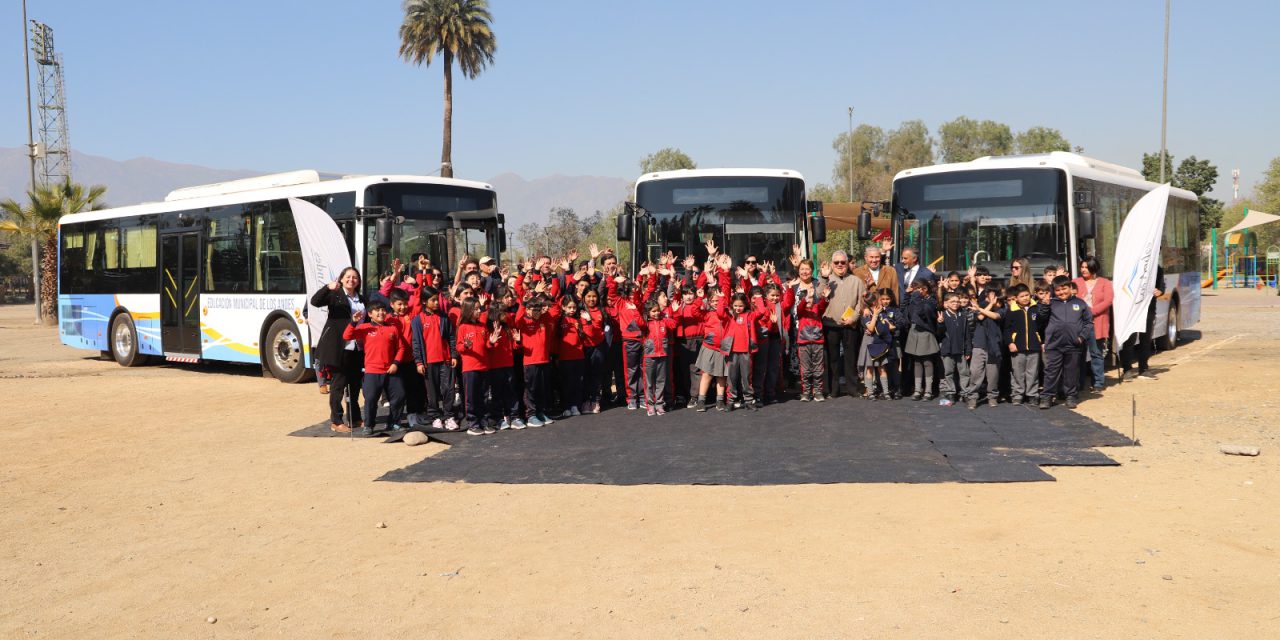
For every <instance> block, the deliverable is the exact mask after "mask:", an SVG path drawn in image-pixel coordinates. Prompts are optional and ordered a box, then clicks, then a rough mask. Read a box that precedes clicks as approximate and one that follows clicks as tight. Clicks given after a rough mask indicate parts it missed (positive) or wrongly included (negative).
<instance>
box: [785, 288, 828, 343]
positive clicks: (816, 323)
mask: <svg viewBox="0 0 1280 640" xmlns="http://www.w3.org/2000/svg"><path fill="white" fill-rule="evenodd" d="M814 295H815V296H816V297H817V299H818V301H817V302H815V303H813V304H809V297H808V296H804V297H801V298H800V303H799V304H798V305H797V306H796V344H823V343H824V342H825V341H824V340H823V338H822V314H824V313H826V312H827V299H826V298H824V297H822V296H819V295H817V290H816V288H815V290H814ZM786 298H787V299H788V300H795V298H796V291H795V288H794V287H787V293H786Z"/></svg>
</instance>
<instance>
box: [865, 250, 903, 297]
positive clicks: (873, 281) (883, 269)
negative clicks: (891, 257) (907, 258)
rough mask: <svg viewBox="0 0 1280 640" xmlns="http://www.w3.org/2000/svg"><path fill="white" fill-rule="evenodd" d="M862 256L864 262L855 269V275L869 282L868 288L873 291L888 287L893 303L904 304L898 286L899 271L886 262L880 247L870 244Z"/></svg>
mask: <svg viewBox="0 0 1280 640" xmlns="http://www.w3.org/2000/svg"><path fill="white" fill-rule="evenodd" d="M862 257H863V259H864V262H863V263H862V266H860V267H858V268H857V269H854V270H853V275H855V276H858V277H859V278H861V279H862V281H863V282H865V283H866V284H867V288H868V289H870V290H872V291H878V290H880V289H888V290H889V291H890V292H892V293H891V295H892V296H893V304H895V305H899V304H902V291H901V290H900V287H898V272H897V271H895V270H894V269H893V267H889V266H886V265H885V264H884V254H882V253H881V252H880V247H879V246H877V245H874V244H873V245H868V246H867V250H866V251H864V252H863V254H862Z"/></svg>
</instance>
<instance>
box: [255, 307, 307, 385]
mask: <svg viewBox="0 0 1280 640" xmlns="http://www.w3.org/2000/svg"><path fill="white" fill-rule="evenodd" d="M263 346H264V347H265V348H266V353H265V354H264V356H265V357H264V358H263V359H264V360H266V361H267V369H268V370H270V371H271V375H272V376H273V377H274V378H275V379H276V380H279V381H280V382H283V383H286V384H295V383H298V382H302V380H303V378H305V377H306V375H307V367H306V366H305V365H304V364H303V362H302V339H301V337H300V336H299V335H298V329H297V327H295V326H294V324H293V321H291V320H289V319H288V318H276V321H275V322H272V323H271V328H269V329H267V340H266V342H265V343H263Z"/></svg>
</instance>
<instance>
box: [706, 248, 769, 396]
mask: <svg viewBox="0 0 1280 640" xmlns="http://www.w3.org/2000/svg"><path fill="white" fill-rule="evenodd" d="M720 260H721V265H720V267H721V273H722V274H723V275H722V276H721V285H720V286H721V290H722V291H723V292H724V295H725V298H728V297H729V279H728V271H729V269H730V268H731V267H732V265H733V260H732V259H731V258H730V257H729V256H727V255H721V256H720ZM739 271H740V272H745V270H743V269H739ZM731 300H732V301H731V302H730V303H729V304H728V305H725V304H724V300H723V299H722V300H721V306H720V308H719V309H717V310H716V314H717V315H718V316H719V317H720V321H721V322H723V323H724V329H723V332H724V335H723V337H721V338H720V350H721V352H723V353H724V354H725V380H726V382H727V383H728V387H729V388H728V394H729V398H728V400H727V402H726V410H727V411H733V410H734V409H741V408H744V407H745V408H748V409H751V410H753V411H754V410H756V409H757V408H758V407H757V406H756V404H755V399H754V397H753V396H754V392H753V388H752V385H751V357H752V354H754V353H755V352H756V350H757V348H758V346H757V343H756V336H757V332H758V331H759V327H760V326H761V325H762V322H761V317H760V312H759V311H756V310H754V309H752V308H751V305H750V303H749V302H748V300H747V295H746V294H745V293H734V294H733V297H732V298H731Z"/></svg>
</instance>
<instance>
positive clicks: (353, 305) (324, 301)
mask: <svg viewBox="0 0 1280 640" xmlns="http://www.w3.org/2000/svg"><path fill="white" fill-rule="evenodd" d="M311 304H313V305H315V306H317V307H326V308H328V309H329V318H328V319H327V320H325V323H324V328H323V329H321V330H320V340H319V342H318V343H317V344H316V357H317V358H318V359H319V360H320V362H323V363H324V364H325V366H326V367H328V368H329V373H330V376H331V379H332V382H331V389H330V392H329V423H330V424H329V428H330V429H332V430H334V431H337V432H338V433H349V432H350V431H351V427H352V426H354V427H356V428H359V427H360V426H361V424H360V382H361V379H362V377H363V374H362V373H361V371H362V369H363V368H364V353H363V352H362V351H360V345H359V344H357V343H356V342H355V341H347V340H343V339H342V330H343V328H344V327H346V326H347V324H349V323H350V322H351V314H353V313H355V312H357V311H364V308H365V305H367V304H369V301H368V299H366V298H365V297H364V294H363V293H360V272H359V271H357V270H356V269H355V267H347V268H346V269H343V270H342V274H341V275H339V276H338V279H337V280H334V281H333V282H330V283H329V284H327V285H325V286H323V287H320V290H319V291H317V292H316V293H315V295H313V296H311ZM343 389H346V390H347V394H348V395H349V396H350V398H351V425H347V424H346V423H345V422H343V419H342V412H343V409H344V407H343V406H342V390H343Z"/></svg>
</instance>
